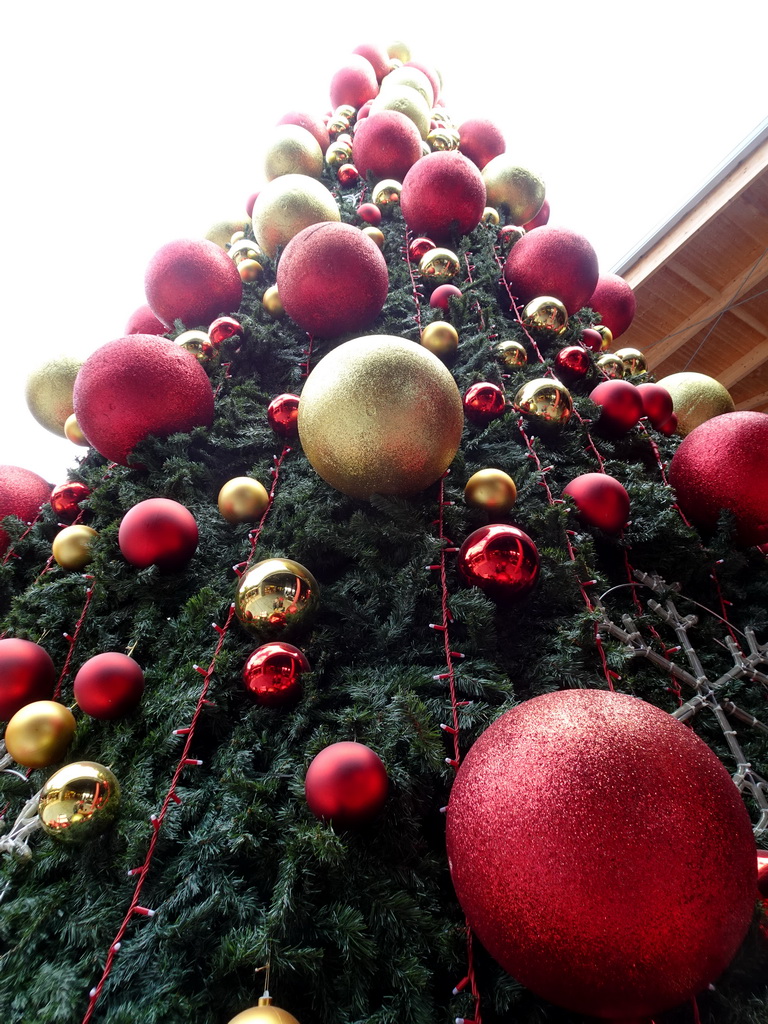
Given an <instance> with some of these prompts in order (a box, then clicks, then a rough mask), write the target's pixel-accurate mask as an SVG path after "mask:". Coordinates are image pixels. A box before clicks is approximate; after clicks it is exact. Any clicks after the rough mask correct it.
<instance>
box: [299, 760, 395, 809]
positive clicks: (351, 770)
mask: <svg viewBox="0 0 768 1024" xmlns="http://www.w3.org/2000/svg"><path fill="white" fill-rule="evenodd" d="M304 789H305V793H306V797H307V804H308V806H309V809H310V811H312V813H313V814H314V815H316V816H317V817H318V818H322V819H323V820H325V821H330V822H331V824H332V825H337V826H339V827H341V828H349V827H351V826H354V825H363V824H365V823H366V822H368V821H370V820H371V818H374V817H375V816H376V815H377V814H378V813H379V811H380V810H381V809H382V807H383V806H384V803H385V801H386V799H387V791H388V789H389V779H388V778H387V770H386V768H385V767H384V763H383V762H382V760H381V758H380V757H379V755H378V754H377V753H376V752H375V751H373V750H371V748H370V747H366V746H365V744H363V743H351V742H341V743H332V744H331V745H330V746H329V747H325V748H324V749H323V750H321V751H320V753H319V754H318V755H317V756H316V757H315V758H314V759H313V760H312V762H311V764H310V766H309V768H308V769H307V776H306V780H305V784H304Z"/></svg>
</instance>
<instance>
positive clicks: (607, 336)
mask: <svg viewBox="0 0 768 1024" xmlns="http://www.w3.org/2000/svg"><path fill="white" fill-rule="evenodd" d="M593 330H595V331H597V333H598V334H599V335H600V337H601V338H602V339H603V352H607V351H608V349H609V348H610V347H611V345H612V344H613V331H612V330H611V329H610V327H606V326H605V325H604V324H595V326H594V327H593Z"/></svg>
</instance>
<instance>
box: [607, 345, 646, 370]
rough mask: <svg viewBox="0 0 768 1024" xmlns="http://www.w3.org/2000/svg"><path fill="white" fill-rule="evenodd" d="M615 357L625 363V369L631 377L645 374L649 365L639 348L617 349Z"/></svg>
mask: <svg viewBox="0 0 768 1024" xmlns="http://www.w3.org/2000/svg"><path fill="white" fill-rule="evenodd" d="M614 355H617V356H618V357H619V359H620V360H621V361H622V363H624V369H625V371H626V372H627V373H628V374H629V375H630V376H635V375H636V374H638V373H645V371H646V370H647V369H648V363H647V361H646V358H645V356H644V355H643V353H642V352H641V351H640V349H639V348H617V349H616V352H615V353H614Z"/></svg>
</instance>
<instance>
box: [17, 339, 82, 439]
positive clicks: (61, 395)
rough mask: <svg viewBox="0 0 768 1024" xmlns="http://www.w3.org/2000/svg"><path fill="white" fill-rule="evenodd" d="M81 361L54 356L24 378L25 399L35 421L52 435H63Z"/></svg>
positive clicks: (71, 408) (70, 357)
mask: <svg viewBox="0 0 768 1024" xmlns="http://www.w3.org/2000/svg"><path fill="white" fill-rule="evenodd" d="M82 365H83V360H82V359H73V358H72V356H57V357H56V358H55V359H51V360H49V361H48V362H46V363H44V364H43V365H42V366H39V367H38V368H37V369H36V370H33V371H32V373H30V375H29V377H27V386H26V399H27V406H28V407H29V411H30V412H31V413H32V415H33V416H34V417H35V419H36V420H37V422H38V423H39V424H40V425H41V426H43V427H45V429H46V430H50V431H51V433H52V434H58V435H59V437H62V436H64V424H65V423H66V422H67V420H68V419H69V417H70V416H71V415H72V413H73V412H74V411H75V407H74V404H73V402H72V391H73V389H74V386H75V377H77V374H78V372H79V370H80V367H81V366H82Z"/></svg>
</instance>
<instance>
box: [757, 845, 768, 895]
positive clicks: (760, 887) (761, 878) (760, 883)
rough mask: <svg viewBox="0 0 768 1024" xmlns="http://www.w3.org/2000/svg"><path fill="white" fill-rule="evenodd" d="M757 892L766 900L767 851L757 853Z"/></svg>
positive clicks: (767, 888)
mask: <svg viewBox="0 0 768 1024" xmlns="http://www.w3.org/2000/svg"><path fill="white" fill-rule="evenodd" d="M757 891H758V892H759V893H760V896H761V897H762V898H763V899H764V900H768V850H758V851H757Z"/></svg>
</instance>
